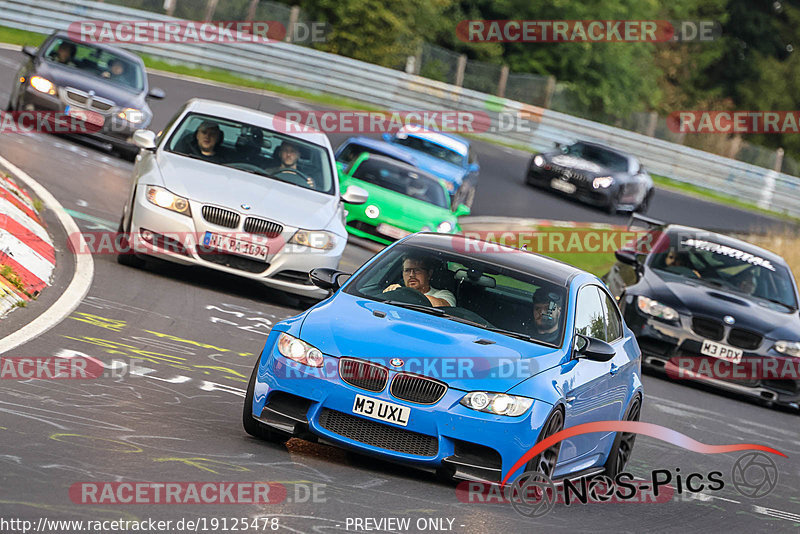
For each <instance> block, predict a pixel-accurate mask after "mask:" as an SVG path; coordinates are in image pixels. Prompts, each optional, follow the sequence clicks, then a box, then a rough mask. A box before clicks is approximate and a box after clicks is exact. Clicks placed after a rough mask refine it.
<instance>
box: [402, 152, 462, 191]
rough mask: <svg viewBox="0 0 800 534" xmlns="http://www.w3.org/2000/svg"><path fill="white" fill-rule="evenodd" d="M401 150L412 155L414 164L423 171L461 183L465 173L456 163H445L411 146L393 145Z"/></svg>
mask: <svg viewBox="0 0 800 534" xmlns="http://www.w3.org/2000/svg"><path fill="white" fill-rule="evenodd" d="M394 146H396V147H398V148H400V149H401V150H404V151H406V152H408V153H409V154H411V155H413V156H414V159H415V160H416V165H417V167H419V168H420V169H422V170H423V171H427V172H429V173H431V174H433V175H434V176H436V177H437V178H441V179H443V180H447V181H448V182H453V183H456V184H458V185H461V182H463V181H464V175H465V174H466V169H464V168H462V167H459V166H458V165H453V164H452V163H447V162H446V161H442V160H440V159H439V158H435V157H433V156H431V155H428V154H426V153H425V152H421V151H419V150H414V149H413V148H408V147H405V146H401V145H394Z"/></svg>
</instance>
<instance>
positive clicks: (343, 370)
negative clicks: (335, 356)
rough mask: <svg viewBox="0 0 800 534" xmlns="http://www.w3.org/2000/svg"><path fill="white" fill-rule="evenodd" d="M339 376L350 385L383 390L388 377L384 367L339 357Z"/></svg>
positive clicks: (368, 389)
mask: <svg viewBox="0 0 800 534" xmlns="http://www.w3.org/2000/svg"><path fill="white" fill-rule="evenodd" d="M339 376H341V377H342V380H344V381H345V382H346V383H348V384H350V385H351V386H355V387H357V388H361V389H366V390H367V391H383V388H385V387H386V381H387V380H388V378H389V371H388V370H387V369H386V368H385V367H381V366H380V365H377V364H374V363H370V362H365V361H363V360H354V359H351V358H340V359H339Z"/></svg>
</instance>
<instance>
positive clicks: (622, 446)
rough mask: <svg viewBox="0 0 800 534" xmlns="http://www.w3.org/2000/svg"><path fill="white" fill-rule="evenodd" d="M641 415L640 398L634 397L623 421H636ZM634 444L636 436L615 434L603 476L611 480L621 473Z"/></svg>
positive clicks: (624, 433) (621, 433)
mask: <svg viewBox="0 0 800 534" xmlns="http://www.w3.org/2000/svg"><path fill="white" fill-rule="evenodd" d="M641 413H642V397H641V396H640V395H636V396H635V397H634V398H633V400H632V401H631V404H630V406H628V411H627V413H626V414H625V419H624V420H625V421H638V420H639V416H640V415H641ZM635 442H636V434H633V433H631V432H617V435H616V437H615V438H614V443H613V444H612V445H611V452H609V453H608V459H607V460H606V464H605V466H604V467H605V475H606V476H608V477H610V478H611V479H613V478H614V477H616V476H617V475H618V474H620V473H621V472H622V471H624V470H625V466H626V465H627V464H628V461H629V460H630V459H631V455H632V454H633V445H634V443H635Z"/></svg>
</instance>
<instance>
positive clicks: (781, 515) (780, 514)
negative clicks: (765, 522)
mask: <svg viewBox="0 0 800 534" xmlns="http://www.w3.org/2000/svg"><path fill="white" fill-rule="evenodd" d="M753 511H754V512H755V513H757V514H764V515H768V516H770V517H776V518H778V519H786V520H788V521H795V522H800V515H798V514H793V513H792V512H784V511H783V510H775V509H773V508H765V507H763V506H758V505H755V504H754V505H753Z"/></svg>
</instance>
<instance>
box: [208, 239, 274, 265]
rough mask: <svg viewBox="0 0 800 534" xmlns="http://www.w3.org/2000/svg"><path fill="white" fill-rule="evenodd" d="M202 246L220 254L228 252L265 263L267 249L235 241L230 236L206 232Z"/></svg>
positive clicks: (263, 246)
mask: <svg viewBox="0 0 800 534" xmlns="http://www.w3.org/2000/svg"><path fill="white" fill-rule="evenodd" d="M203 246H204V247H206V248H211V249H214V250H219V251H220V252H229V253H231V254H236V255H237V256H244V257H246V258H252V259H254V260H261V261H267V255H268V254H269V249H268V248H267V247H266V246H265V245H259V244H257V243H251V242H249V241H243V240H241V239H235V238H233V237H230V236H226V235H222V234H215V233H213V232H206V233H205V236H203Z"/></svg>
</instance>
